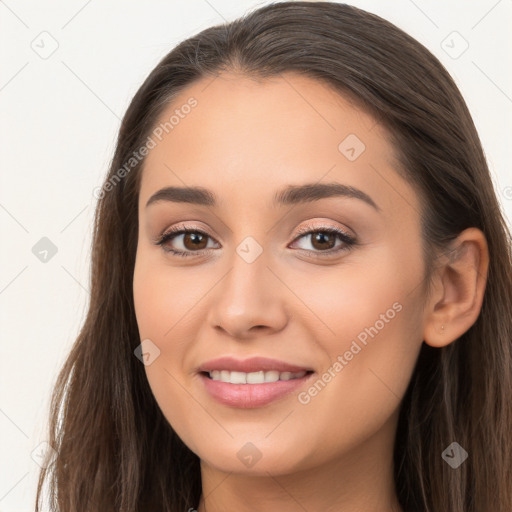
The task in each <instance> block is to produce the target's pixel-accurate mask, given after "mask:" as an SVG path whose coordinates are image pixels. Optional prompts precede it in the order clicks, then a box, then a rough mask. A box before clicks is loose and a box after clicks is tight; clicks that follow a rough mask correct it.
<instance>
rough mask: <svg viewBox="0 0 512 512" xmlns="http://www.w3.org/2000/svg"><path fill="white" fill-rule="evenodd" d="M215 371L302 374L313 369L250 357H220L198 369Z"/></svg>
mask: <svg viewBox="0 0 512 512" xmlns="http://www.w3.org/2000/svg"><path fill="white" fill-rule="evenodd" d="M213 370H228V371H234V372H244V373H251V372H258V371H264V372H265V371H271V370H274V371H278V372H300V371H312V370H311V368H307V367H305V366H298V365H296V364H290V363H287V362H285V361H279V360H277V359H270V358H268V357H250V358H248V359H236V358H234V357H231V356H224V357H219V358H217V359H212V360H210V361H206V362H205V363H203V364H202V365H201V366H199V368H198V370H197V371H198V372H210V371H213Z"/></svg>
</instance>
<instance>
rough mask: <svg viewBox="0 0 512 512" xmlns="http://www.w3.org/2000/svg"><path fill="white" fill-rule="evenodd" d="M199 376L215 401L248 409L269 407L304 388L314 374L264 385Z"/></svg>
mask: <svg viewBox="0 0 512 512" xmlns="http://www.w3.org/2000/svg"><path fill="white" fill-rule="evenodd" d="M199 375H200V377H201V380H202V381H203V382H204V386H205V388H206V390H207V391H208V393H210V395H211V396H212V397H213V398H214V399H215V400H217V401H218V402H220V403H222V404H224V405H230V406H232V407H240V408H243V409H248V408H252V407H261V406H263V405H267V404H269V403H271V402H273V401H275V400H278V399H279V398H282V397H284V396H286V395H288V394H290V393H293V392H294V391H296V390H297V389H298V388H300V387H301V386H303V385H304V383H305V382H306V381H308V380H309V378H310V377H311V376H312V375H313V373H307V374H306V375H304V377H301V378H300V379H290V380H278V381H276V382H265V383H263V384H230V383H229V382H222V381H220V380H213V379H210V378H209V377H208V376H207V375H205V374H203V373H201V374H199Z"/></svg>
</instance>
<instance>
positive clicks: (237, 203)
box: [133, 73, 488, 512]
mask: <svg viewBox="0 0 512 512" xmlns="http://www.w3.org/2000/svg"><path fill="white" fill-rule="evenodd" d="M190 97H194V98H195V99H196V100H197V102H198V104H197V106H196V107H195V108H194V109H193V110H192V111H191V112H190V113H189V114H188V115H187V116H184V118H183V119H180V122H179V124H177V125H176V126H175V127H174V129H173V130H172V131H170V132H169V133H168V134H167V135H166V136H165V137H164V138H163V139H162V141H161V142H159V143H158V145H157V146H156V147H155V148H154V149H152V150H151V151H150V152H149V154H148V156H147V158H146V161H145V166H144V170H143V175H142V181H141V188H140V201H139V220H140V222H139V238H138V248H137V257H136V264H135V273H134V282H133V289H134V300H135V310H136V316H137V322H138V326H139V331H140V336H141V340H143V339H147V338H149V339H150V340H152V342H153V343H154V344H155V345H156V346H157V347H158V348H159V350H160V355H159V356H158V357H156V358H155V359H154V361H153V362H152V363H151V364H149V365H147V366H145V370H146V374H147V378H148V381H149V384H150V386H151V389H152V391H153V393H154V396H155V399H156V400H157V402H158V404H159V406H160V408H161V409H162V411H163V414H164V415H165V417H166V418H167V420H168V421H169V423H170V424H171V425H172V427H173V428H174V430H175V431H176V432H177V434H178V435H179V436H180V437H181V439H182V440H183V441H184V442H185V443H186V445H187V446H188V447H189V448H190V449H191V450H192V451H194V452H195V453H196V454H197V455H198V456H199V457H200V459H201V474H202V482H203V495H202V497H201V502H200V504H199V511H200V512H202V511H205V510H207V511H208V512H217V511H225V510H238V511H240V512H243V511H252V510H258V511H261V512H266V511H275V510H281V511H285V512H287V511H290V512H291V511H297V510H309V511H313V510H323V511H326V512H328V511H340V510H343V511H344V512H356V511H357V512H360V511H362V510H364V511H366V512H370V511H375V512H377V511H379V512H386V511H397V510H401V508H400V507H399V505H398V503H397V499H396V494H395V491H394V482H393V475H392V455H393V442H394V435H395V431H396V424H397V419H398V412H399V404H400V401H401V399H402V397H403V396H404V394H405V391H406V388H407V385H408V383H409V380H410V378H411V375H412V371H413V367H414V363H415V361H416V359H417V356H418V353H419V350H420V348H421V344H422V343H423V342H425V343H428V344H429V345H432V346H435V347H442V346H445V345H447V344H449V343H451V342H452V341H454V340H455V339H457V338H458V337H459V336H461V335H462V334H463V333H464V332H465V331H467V330H468V329H469V328H470V327H471V325H472V324H473V323H474V322H475V320H476V318H477V316H478V314H479V312H480V308H481V304H482V299H483V293H484V289H485V279H486V274H487V267H488V250H487V245H486V241H485V237H484V236H483V234H482V233H481V232H480V231H479V230H477V229H474V228H471V229H468V230H466V231H464V232H463V233H461V235H460V236H459V238H458V240H457V244H456V246H457V247H460V250H459V251H458V253H457V255H458V258H452V260H449V259H447V258H440V259H439V266H438V268H437V271H436V274H435V279H434V286H433V289H432V290H433V291H432V294H431V296H430V297H428V298H427V296H426V294H425V287H424V286H425V281H424V262H423V259H422V252H421V234H420V221H421V217H420V213H419V212H420V203H419V197H418V195H417V194H416V192H415V191H414V190H413V188H411V186H410V185H408V184H407V183H406V182H405V181H404V180H402V178H400V177H399V175H398V174H397V172H396V170H395V169H396V168H397V163H396V158H395V154H394V148H393V146H392V145H391V144H390V142H389V137H388V134H387V132H386V131H385V129H384V128H383V127H382V126H380V125H379V124H378V123H376V121H375V120H374V119H373V118H372V117H371V116H369V115H368V114H366V113H364V112H363V111H361V110H360V109H358V108H357V107H356V106H355V105H353V104H352V103H350V102H349V101H348V100H347V99H346V98H344V97H342V96H340V95H339V94H338V93H336V92H334V91H333V90H331V89H329V88H328V87H326V86H325V85H324V84H322V83H320V82H317V81H315V80H312V79H309V78H306V77H302V76H298V75H294V74H285V75H282V76H280V77H278V78H272V79H266V80H264V81H256V80H253V79H251V78H248V77H245V76H243V75H240V74H235V73H224V74H221V75H219V76H218V77H216V78H215V79H213V80H212V78H211V77H210V78H208V79H203V80H201V81H198V82H196V83H195V84H193V85H191V86H189V87H188V88H187V89H186V90H184V91H182V92H181V94H180V95H179V96H178V97H177V98H175V99H174V101H173V102H172V104H170V105H169V106H168V108H167V109H166V111H165V112H164V114H163V115H162V118H161V119H162V121H165V120H167V119H168V118H169V116H170V115H171V114H172V112H173V111H174V110H175V109H176V108H179V107H180V106H181V105H183V104H185V103H186V102H187V100H188V99H189V98H190ZM348 134H355V135H356V136H357V137H358V138H359V139H360V140H361V141H363V143H364V144H365V146H366V149H365V150H364V151H363V152H362V153H361V154H360V155H359V156H358V158H356V159H355V160H354V161H350V160H349V159H347V157H346V156H345V154H343V153H342V152H341V151H340V150H339V149H338V146H339V144H340V142H342V141H343V140H344V139H345V138H346V137H347V135H348ZM310 182H314V183H318V182H320V183H331V182H336V183H341V184H346V185H350V186H353V187H357V188H358V189H360V190H362V191H364V192H365V193H366V194H368V195H369V196H371V198H372V199H373V200H374V202H375V203H376V204H377V205H378V207H379V208H380V211H377V210H375V209H373V208H372V207H371V206H369V205H368V204H366V203H365V202H363V201H361V200H359V199H356V198H347V197H329V198H322V199H320V200H317V201H310V202H307V203H304V204H297V205H294V206H290V205H285V206H277V207H275V206H272V204H271V200H272V197H273V194H274V193H275V192H276V191H277V190H280V189H282V188H284V187H285V186H287V185H290V184H294V185H300V184H303V183H310ZM185 185H187V186H201V187H205V188H208V189H210V190H211V191H212V192H214V193H215V194H216V195H217V196H218V198H219V204H218V206H216V207H212V206H198V205H192V204H187V203H183V202H182V203H175V202H169V201H159V202H155V203H153V204H151V205H150V206H148V207H146V202H147V201H148V199H149V198H150V197H151V196H152V195H153V194H154V193H155V192H156V191H157V190H159V189H161V188H164V187H168V186H185ZM181 222H186V223H187V227H190V226H192V229H199V230H201V231H203V232H206V233H207V235H208V236H209V238H208V240H209V241H208V248H210V247H211V248H212V250H211V251H210V253H209V254H207V253H206V251H204V250H203V251H202V255H201V251H198V252H197V249H194V245H193V243H191V242H190V241H189V242H188V243H187V242H185V241H184V236H183V235H177V236H176V237H175V238H174V240H172V241H170V242H168V244H167V246H168V247H169V246H170V247H172V248H175V249H178V250H185V251H187V250H188V251H189V252H193V251H194V250H196V253H194V254H192V255H191V257H188V258H182V257H179V256H174V255H172V254H170V253H166V252H164V250H163V249H162V247H161V246H158V245H155V244H154V243H153V240H154V239H156V238H157V237H158V236H159V235H161V234H162V233H163V232H164V231H165V230H167V229H168V228H169V227H171V226H174V225H179V224H180V223H181ZM309 225H313V226H314V228H316V229H317V231H321V229H318V228H324V229H325V228H340V229H342V230H344V231H346V232H347V233H349V234H350V235H352V236H355V237H356V239H357V240H358V242H359V244H358V245H355V246H353V247H352V248H349V249H347V250H343V251H340V252H338V253H336V254H333V255H331V256H325V255H322V250H323V251H325V250H326V249H322V246H318V244H317V245H314V242H313V237H312V236H311V235H301V236H302V238H300V239H298V240H297V237H298V236H299V235H297V230H298V229H299V228H301V227H304V226H309ZM247 236H251V237H252V238H253V239H254V240H256V241H257V243H258V244H259V246H260V247H261V249H262V250H263V252H262V253H261V255H260V256H259V257H258V258H257V259H256V260H255V261H253V262H252V263H248V262H247V261H246V260H244V259H243V258H241V257H240V256H239V254H238V253H237V252H236V248H237V247H238V246H239V244H240V243H241V242H242V241H243V240H244V239H245V238H246V237H247ZM332 240H333V242H332V243H333V246H334V244H335V246H334V249H337V248H339V247H342V246H344V243H343V242H342V241H341V240H339V239H337V238H336V237H333V239H332ZM184 244H186V245H184ZM333 246H329V245H327V247H326V248H329V247H333ZM318 247H320V248H318ZM300 249H302V251H301V250H300ZM315 254H318V255H319V257H317V258H315V257H314V255H315ZM395 303H398V304H399V305H400V306H401V309H400V311H399V312H396V311H395V313H396V314H395V315H394V317H393V318H392V319H388V322H385V324H384V327H383V328H381V329H380V330H379V331H378V333H377V334H376V335H375V336H374V337H373V338H370V337H369V338H368V342H367V345H366V346H363V345H362V344H359V345H361V346H362V349H361V350H360V351H359V352H358V353H357V354H356V355H354V356H353V358H352V359H351V360H350V361H347V365H346V366H344V367H343V369H342V370H341V371H338V372H334V374H335V376H334V377H333V378H332V379H331V380H330V382H328V383H327V385H325V387H323V389H321V391H320V392H318V393H317V394H316V395H315V396H314V397H312V398H311V400H310V401H309V402H308V403H306V404H304V403H300V402H299V400H298V398H297V393H296V392H294V393H292V394H290V395H288V396H286V397H283V398H281V399H279V400H277V401H275V402H273V403H271V404H268V405H265V406H262V407H257V408H254V409H241V408H236V407H230V406H227V405H223V404H220V403H218V402H217V401H215V400H214V399H213V398H211V397H210V395H209V394H208V393H207V392H206V391H205V389H204V387H203V385H202V382H201V380H200V378H199V376H198V374H197V372H196V371H195V369H196V368H197V367H198V366H199V365H200V364H201V363H204V362H205V361H207V360H210V359H212V358H215V357H218V356H221V355H232V356H235V357H237V358H240V359H243V358H247V357H250V356H254V355H257V356H267V357H271V358H276V359H280V360H284V361H287V362H290V363H295V364H298V365H299V366H307V367H311V368H313V369H314V370H315V373H316V375H314V378H313V381H316V380H317V379H318V378H319V377H320V376H321V375H323V374H324V372H325V371H326V370H327V369H328V368H329V367H331V368H332V365H333V362H335V361H336V360H337V357H338V356H339V355H342V356H343V354H345V353H346V352H347V351H348V350H349V349H350V346H351V343H352V342H353V341H354V340H356V339H357V336H358V334H360V333H361V332H363V331H364V329H365V328H369V327H370V326H374V325H375V324H376V321H377V320H379V318H382V317H381V315H385V314H386V311H388V310H390V309H392V305H393V304H395ZM441 325H444V329H441ZM331 373H332V371H331ZM308 387H309V385H308V386H307V387H305V388H304V389H302V390H301V391H307V389H308ZM248 442H251V443H252V444H253V445H254V446H255V447H256V450H257V452H258V453H259V454H260V455H261V458H260V459H259V460H258V461H257V462H256V463H255V464H254V465H253V466H251V467H246V465H244V464H243V463H242V462H241V460H240V459H239V458H238V457H237V453H238V452H239V450H240V449H241V448H242V447H244V445H246V443H248ZM447 444H448V442H447ZM205 505H206V508H205Z"/></svg>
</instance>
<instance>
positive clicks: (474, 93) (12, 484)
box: [0, 0, 512, 512]
mask: <svg viewBox="0 0 512 512" xmlns="http://www.w3.org/2000/svg"><path fill="white" fill-rule="evenodd" d="M265 3H266V2H262V1H260V2H255V1H250V0H243V1H240V0H237V1H235V0H209V1H207V0H191V1H187V2H185V1H180V2H178V1H157V0H153V1H148V2H142V1H140V2H136V1H134V0H129V1H127V0H123V1H121V0H117V1H103V2H100V1H99V0H89V1H87V0H72V1H70V0H68V1H64V0H56V1H53V2H51V3H50V2H37V1H35V0H31V1H23V0H20V1H15V0H5V1H3V0H0V23H1V25H0V38H1V44H2V46H3V52H2V54H1V57H0V66H1V67H0V105H1V108H2V114H1V116H0V127H1V137H2V141H3V144H2V155H1V166H2V167H1V169H2V171H1V172H2V174H1V188H0V230H1V237H2V251H0V258H1V259H0V308H1V318H0V329H1V343H2V345H1V348H2V357H1V358H0V379H1V381H0V384H1V387H0V434H1V435H0V512H14V511H21V510H25V511H26V510H33V502H34V496H35V485H36V480H37V476H38V470H39V467H38V465H37V463H36V462H35V461H34V460H33V459H32V458H31V452H32V450H34V448H35V447H36V446H37V445H38V444H39V443H40V442H41V441H44V439H45V428H46V420H47V418H46V414H47V408H48V403H49V397H50V392H51V386H52V384H53V382H54V379H55V377H56V375H57V371H58V369H59V368H60V367H61V365H62V363H63V362H64V359H65V357H66V355H67V353H68V351H69V349H70V347H71V344H72V343H73V341H74V339H75V337H76V335H77V333H78V330H79V327H80V325H81V323H82V321H83V319H84V316H85V312H86V307H87V302H88V298H89V295H88V289H87V288H88V283H89V263H90V242H91V232H92V231H91V228H92V221H93V214H94V208H95V205H96V199H95V198H94V197H93V195H92V191H93V189H94V188H95V187H97V186H100V185H101V183H102V179H103V177H104V175H105V173H106V172H107V168H108V164H109V162H110V158H111V156H112V152H113V148H114V141H115V138H116V136H117V131H118V128H119V125H120V119H121V117H122V115H123V113H124V111H125V109H126V108H127V106H128V104H129V102H130V100H131V98H132V97H133V95H134V93H135V92H136V90H137V89H138V87H139V86H140V85H141V84H142V82H143V80H144V79H145V77H146V76H147V74H148V73H149V72H150V71H151V70H152V69H153V67H154V66H155V65H156V64H157V62H158V61H159V60H160V59H161V58H162V57H163V56H164V55H165V54H167V53H168V52H169V51H170V50H171V48H172V47H173V46H175V45H176V44H177V43H178V42H179V41H181V40H183V39H185V38H187V37H189V36H191V35H193V34H195V33H197V32H199V31H200V30H202V29H204V28H207V27H208V26H211V25H213V24H218V23H221V22H223V21H230V20H232V19H234V18H235V17H237V16H239V15H241V14H243V13H244V12H245V11H246V10H248V9H250V8H254V7H257V6H260V5H263V4H265ZM348 3H351V4H353V5H356V6H357V7H361V8H363V9H366V10H368V11H371V12H374V13H376V14H379V15H380V16H382V17H384V18H386V19H388V20H390V21H392V22H393V23H395V24H396V25H398V26H399V27H401V28H402V29H404V30H405V31H406V32H408V33H409V34H411V35H412V36H413V37H415V38H416V39H418V40H419V41H420V42H421V43H423V44H424V45H425V46H426V47H427V48H429V49H430V50H431V51H432V52H433V53H434V54H435V55H436V56H437V57H439V58H440V60H441V61H442V62H443V64H444V65H445V66H446V67H447V69H448V70H449V72H450V73H451V74H452V76H453V77H454V79H455V81H456V83H457V84H458V85H459V87H460V89H461V91H462V94H463V95H464V97H465V99H466V101H467V103H468V106H469V108H470V111H471V113H472V115H473V118H474V120H475V124H476V126H477V129H478V131H479V134H480V137H481V139H482V143H483V146H484V148H485V151H486V155H487V158H488V162H489V165H490V168H491V173H492V176H493V180H494V183H495V189H496V194H497V195H498V198H499V200H500V202H501V204H502V205H503V208H504V211H505V214H506V216H507V219H508V221H509V224H510V222H511V219H512V193H511V192H512V172H511V170H510V165H511V154H510V145H511V143H510V135H511V134H512V126H511V125H512V116H511V111H512V99H511V98H512V77H511V66H510V62H511V59H510V57H511V55H510V54H511V48H512V45H511V43H512V41H511V39H512V35H511V31H510V26H511V14H512V1H511V0H500V1H496V0H479V1H476V0H473V1H446V0H436V1H432V0H431V1H428V2H427V1H426V0H414V1H413V0H394V1H388V2H382V1H376V0H374V1H371V0H367V1H366V0H361V1H351V2H348ZM453 31H457V32H458V33H459V34H460V35H461V36H462V37H463V38H464V39H465V40H466V41H467V43H468V44H469V48H468V49H467V51H465V52H464V53H463V54H462V55H461V56H460V57H458V58H456V59H454V58H452V57H451V56H450V55H448V54H447V53H446V52H445V50H444V49H443V47H442V45H441V43H442V41H443V40H445V38H446V37H447V36H448V35H449V34H451V33H452V32H453ZM42 32H47V33H48V34H50V35H48V34H43V35H40V34H41V33H42ZM452 37H453V36H452ZM42 38H45V39H44V41H43V42H41V40H42ZM52 38H53V39H54V40H55V41H56V42H55V43H52ZM448 41H450V39H449V40H448ZM461 43H462V40H461V39H456V40H454V45H455V48H456V49H457V48H460V46H459V47H458V46H457V45H458V44H461ZM51 44H55V45H57V44H58V48H57V50H56V51H55V52H54V53H53V54H52V55H51V56H49V57H48V58H45V59H43V58H41V57H40V55H39V54H38V53H37V52H36V51H35V49H37V48H41V49H40V50H38V51H40V52H41V51H43V50H42V46H43V45H44V47H45V48H46V49H47V50H48V49H49V48H51ZM42 237H48V238H49V239H50V240H51V241H52V242H53V243H54V244H55V245H56V246H57V248H58V252H57V254H56V255H55V256H54V257H53V258H51V259H50V260H49V261H48V262H47V263H43V262H41V261H40V260H39V259H37V258H36V257H35V256H34V254H33V253H32V247H33V246H34V245H35V244H36V242H38V241H39V240H40V239H41V238H42ZM105 342H108V340H105Z"/></svg>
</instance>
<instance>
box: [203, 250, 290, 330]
mask: <svg viewBox="0 0 512 512" xmlns="http://www.w3.org/2000/svg"><path fill="white" fill-rule="evenodd" d="M232 262H233V263H232V266H231V268H230V269H229V271H228V272H227V273H226V274H225V275H224V277H223V278H222V279H221V280H220V282H219V283H218V284H217V285H216V286H215V287H214V289H213V290H212V292H213V293H212V295H211V297H210V302H211V306H210V310H209V325H210V326H211V327H213V328H214V329H217V330H221V331H222V332H224V333H225V334H228V335H229V336H232V337H233V338H236V339H250V338H254V337H257V336H261V335H263V334H272V333H275V332H279V331H280V330H282V329H283V328H284V327H285V326H286V324H287V321H288V315H287V312H286V304H285V302H286V287H285V285H284V284H283V283H282V281H280V280H279V279H278V277H276V272H275V270H273V269H271V268H270V267H269V266H268V263H269V262H268V259H267V258H266V257H265V253H262V254H261V255H260V256H259V257H258V258H257V259H256V260H255V261H253V262H251V263H249V262H247V261H246V260H244V259H243V258H242V257H240V256H239V255H238V254H237V253H235V254H234V256H233V259H232Z"/></svg>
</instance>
